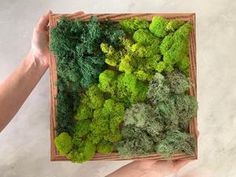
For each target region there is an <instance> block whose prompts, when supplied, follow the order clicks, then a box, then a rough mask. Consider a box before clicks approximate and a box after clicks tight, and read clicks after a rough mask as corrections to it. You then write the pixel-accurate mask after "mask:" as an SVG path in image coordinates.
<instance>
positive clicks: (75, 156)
mask: <svg viewBox="0 0 236 177" xmlns="http://www.w3.org/2000/svg"><path fill="white" fill-rule="evenodd" d="M95 152H96V146H95V145H94V144H93V143H92V142H90V141H86V142H83V143H80V145H79V146H78V148H77V149H73V150H72V151H71V152H70V153H69V154H68V155H67V158H69V159H70V160H71V161H72V162H79V163H82V162H85V161H88V160H90V159H92V158H93V156H94V155H95Z"/></svg>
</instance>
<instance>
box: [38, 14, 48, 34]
mask: <svg viewBox="0 0 236 177" xmlns="http://www.w3.org/2000/svg"><path fill="white" fill-rule="evenodd" d="M50 13H51V11H49V12H48V13H47V14H45V15H43V16H42V17H41V18H40V19H39V21H38V23H37V25H36V29H37V30H45V31H46V30H47V29H48V28H47V26H48V22H49V14H50Z"/></svg>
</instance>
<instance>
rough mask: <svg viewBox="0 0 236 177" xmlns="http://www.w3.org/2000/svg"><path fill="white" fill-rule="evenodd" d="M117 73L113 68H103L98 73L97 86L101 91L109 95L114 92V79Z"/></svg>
mask: <svg viewBox="0 0 236 177" xmlns="http://www.w3.org/2000/svg"><path fill="white" fill-rule="evenodd" d="M117 76H118V73H117V72H116V71H113V70H105V71H103V72H102V73H101V74H100V75H99V84H98V87H99V88H100V89H101V90H102V91H103V92H107V93H110V94H111V95H114V94H115V91H116V80H117Z"/></svg>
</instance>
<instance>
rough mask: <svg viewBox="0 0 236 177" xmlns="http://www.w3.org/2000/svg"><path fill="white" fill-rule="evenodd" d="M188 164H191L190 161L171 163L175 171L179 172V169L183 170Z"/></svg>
mask: <svg viewBox="0 0 236 177" xmlns="http://www.w3.org/2000/svg"><path fill="white" fill-rule="evenodd" d="M189 162H191V160H190V159H187V160H176V161H173V165H174V168H175V171H179V170H180V169H181V168H183V167H184V166H185V165H187V164H188V163H189Z"/></svg>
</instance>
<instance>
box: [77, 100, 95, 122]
mask: <svg viewBox="0 0 236 177" xmlns="http://www.w3.org/2000/svg"><path fill="white" fill-rule="evenodd" d="M92 116H93V112H92V109H91V108H90V107H88V105H86V104H83V103H81V104H80V105H79V107H78V109H77V113H76V115H75V119H76V120H83V119H89V118H92Z"/></svg>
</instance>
